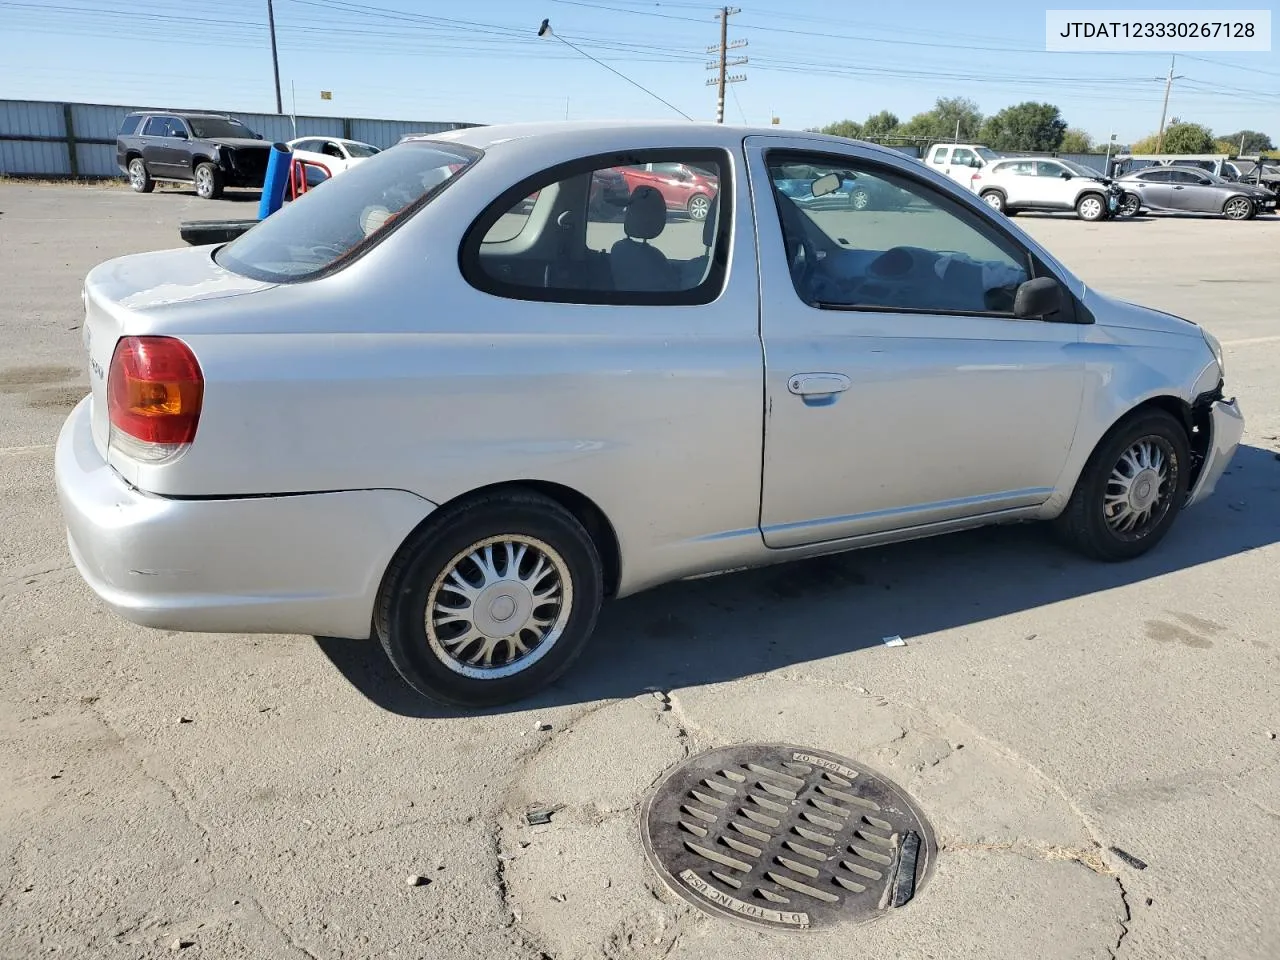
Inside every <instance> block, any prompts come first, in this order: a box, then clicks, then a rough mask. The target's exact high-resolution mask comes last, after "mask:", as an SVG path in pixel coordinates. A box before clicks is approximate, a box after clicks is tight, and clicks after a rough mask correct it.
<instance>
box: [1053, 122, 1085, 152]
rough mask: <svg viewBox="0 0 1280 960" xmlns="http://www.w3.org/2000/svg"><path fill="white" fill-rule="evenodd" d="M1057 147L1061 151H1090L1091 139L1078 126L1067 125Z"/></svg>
mask: <svg viewBox="0 0 1280 960" xmlns="http://www.w3.org/2000/svg"><path fill="white" fill-rule="evenodd" d="M1058 149H1059V150H1061V151H1062V152H1063V153H1092V152H1093V139H1092V138H1091V137H1090V136H1089V134H1087V133H1085V132H1084V131H1083V130H1081V129H1080V128H1079V127H1068V128H1067V132H1066V133H1064V134H1063V135H1062V143H1061V144H1059V145H1058Z"/></svg>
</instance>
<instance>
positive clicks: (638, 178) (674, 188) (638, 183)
mask: <svg viewBox="0 0 1280 960" xmlns="http://www.w3.org/2000/svg"><path fill="white" fill-rule="evenodd" d="M616 169H617V171H618V172H619V173H620V174H622V177H623V179H624V180H625V181H626V184H627V190H628V192H629V193H634V192H635V190H636V188H637V187H646V186H647V187H653V188H655V189H656V190H657V191H658V192H659V193H660V194H662V199H663V200H664V201H666V204H667V209H668V210H672V211H677V212H680V213H684V214H687V215H688V217H689V219H690V220H705V219H706V217H707V212H708V211H709V210H710V209H711V202H712V201H713V200H715V198H716V194H717V193H719V192H720V182H719V180H718V178H717V177H715V176H714V175H713V174H710V173H708V172H707V171H705V170H700V169H698V168H697V167H694V166H691V165H690V164H687V163H644V164H633V165H628V166H622V167H617V168H616Z"/></svg>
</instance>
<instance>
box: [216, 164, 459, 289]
mask: <svg viewBox="0 0 1280 960" xmlns="http://www.w3.org/2000/svg"><path fill="white" fill-rule="evenodd" d="M480 156H481V153H480V151H479V150H475V149H473V148H471V147H464V146H461V145H459V144H451V143H435V142H432V141H429V140H420V141H413V142H410V143H406V144H402V145H401V146H400V147H398V148H397V149H395V150H389V151H387V152H386V153H380V154H378V156H376V157H371V158H370V159H369V160H368V161H366V162H364V163H361V164H358V165H356V166H354V167H352V168H351V169H350V170H348V171H347V172H346V173H344V174H343V175H342V176H340V177H334V178H333V179H332V181H331V182H328V183H327V184H326V185H325V188H324V189H323V190H316V191H315V192H310V191H308V192H307V193H304V194H303V195H302V196H300V197H299V198H298V199H297V200H294V201H293V202H292V203H289V204H286V205H285V206H284V208H283V209H281V210H279V211H277V212H276V213H273V214H272V215H271V216H269V217H267V219H265V220H263V221H262V222H261V223H259V224H258V225H257V226H255V227H253V228H252V229H251V230H249V231H248V232H247V233H244V234H242V235H241V236H240V237H238V238H237V239H235V240H233V241H232V242H231V243H229V244H227V245H226V246H224V247H221V248H220V249H219V250H218V251H217V253H216V254H215V255H214V259H215V260H216V261H217V262H218V263H219V264H220V265H221V266H223V267H226V268H227V269H228V270H231V271H234V272H235V273H239V274H243V275H244V276H246V277H252V278H253V279H255V280H262V281H264V282H267V283H290V282H295V281H299V280H309V279H311V278H313V277H317V276H320V275H322V274H325V273H329V272H331V271H333V270H336V269H340V268H341V267H342V266H344V265H345V264H347V263H349V262H350V261H351V260H353V259H354V258H355V257H357V256H359V255H360V254H362V253H363V252H364V251H366V250H367V249H369V248H370V247H372V246H373V245H374V244H376V243H377V242H379V241H380V240H381V239H382V238H383V237H385V236H386V235H387V234H388V233H390V232H391V231H392V230H393V229H394V228H395V226H396V225H398V224H399V223H401V222H403V221H405V220H407V219H408V218H409V217H412V216H413V215H414V214H416V213H417V212H418V211H419V210H420V209H421V208H422V207H423V206H425V205H426V204H428V203H429V202H430V201H431V199H432V198H433V197H435V196H436V195H438V194H439V193H440V191H441V190H443V189H444V188H445V187H447V186H448V184H449V183H450V182H451V181H452V180H453V179H454V178H455V177H457V176H458V175H459V174H461V173H463V172H464V171H465V170H467V169H468V168H470V167H471V166H472V165H473V164H474V163H475V162H476V161H477V160H478V159H479V158H480Z"/></svg>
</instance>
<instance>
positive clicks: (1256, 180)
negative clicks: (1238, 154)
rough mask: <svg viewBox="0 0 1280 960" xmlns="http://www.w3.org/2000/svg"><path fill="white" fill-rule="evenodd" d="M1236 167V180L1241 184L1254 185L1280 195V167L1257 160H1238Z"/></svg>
mask: <svg viewBox="0 0 1280 960" xmlns="http://www.w3.org/2000/svg"><path fill="white" fill-rule="evenodd" d="M1235 165H1236V169H1237V177H1236V179H1237V180H1238V181H1240V182H1241V183H1252V184H1255V185H1257V186H1261V187H1265V188H1266V189H1268V190H1270V191H1271V192H1272V193H1280V166H1276V165H1275V164H1271V163H1267V162H1265V161H1263V162H1262V163H1259V162H1258V161H1257V160H1237V161H1235Z"/></svg>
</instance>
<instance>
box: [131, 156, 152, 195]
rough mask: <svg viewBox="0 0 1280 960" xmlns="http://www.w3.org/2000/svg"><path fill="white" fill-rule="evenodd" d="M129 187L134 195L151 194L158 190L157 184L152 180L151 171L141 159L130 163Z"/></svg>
mask: <svg viewBox="0 0 1280 960" xmlns="http://www.w3.org/2000/svg"><path fill="white" fill-rule="evenodd" d="M129 186H130V187H132V188H133V192H134V193H150V192H151V191H152V190H154V189H155V188H156V182H155V181H154V180H152V179H151V171H150V170H148V169H147V163H146V161H145V160H143V159H142V158H141V157H134V158H133V159H132V160H130V161H129Z"/></svg>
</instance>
